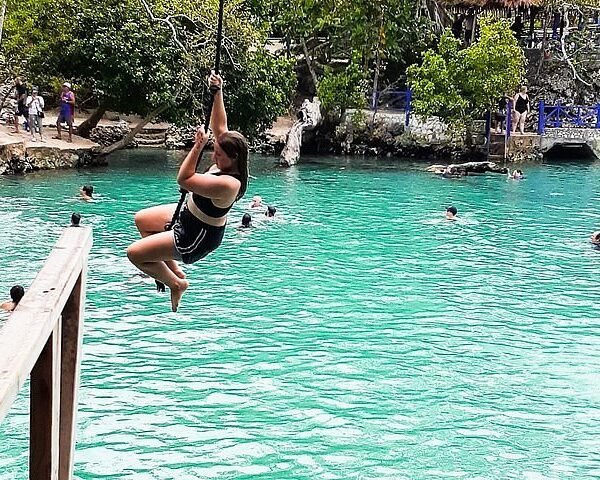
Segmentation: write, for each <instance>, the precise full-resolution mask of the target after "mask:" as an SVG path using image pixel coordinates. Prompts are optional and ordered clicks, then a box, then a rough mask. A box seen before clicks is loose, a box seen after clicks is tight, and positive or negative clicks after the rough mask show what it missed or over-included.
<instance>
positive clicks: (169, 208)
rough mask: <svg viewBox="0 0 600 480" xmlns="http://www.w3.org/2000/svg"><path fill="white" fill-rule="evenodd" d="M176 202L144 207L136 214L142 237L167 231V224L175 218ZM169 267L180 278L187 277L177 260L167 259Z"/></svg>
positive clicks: (136, 222) (136, 224)
mask: <svg viewBox="0 0 600 480" xmlns="http://www.w3.org/2000/svg"><path fill="white" fill-rule="evenodd" d="M176 207H177V205H176V204H174V203H173V204H169V205H158V206H156V207H150V208H144V209H143V210H140V211H139V212H137V213H136V214H135V226H136V227H137V229H138V231H139V232H140V235H141V236H142V238H146V237H148V236H150V235H155V234H157V233H161V232H164V231H165V225H166V224H168V223H169V222H170V221H171V219H172V218H173V214H174V213H175V208H176ZM165 263H166V264H167V267H168V268H169V269H170V270H171V271H172V272H173V273H174V274H175V275H177V276H178V277H179V278H185V273H183V270H181V268H180V267H179V265H178V264H177V262H176V261H175V260H166V261H165Z"/></svg>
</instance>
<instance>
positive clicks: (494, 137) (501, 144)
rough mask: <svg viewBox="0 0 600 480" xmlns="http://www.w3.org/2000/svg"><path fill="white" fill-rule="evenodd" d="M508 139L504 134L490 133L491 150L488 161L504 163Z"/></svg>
mask: <svg viewBox="0 0 600 480" xmlns="http://www.w3.org/2000/svg"><path fill="white" fill-rule="evenodd" d="M505 142H506V138H505V136H504V134H503V133H490V149H489V154H488V160H489V161H491V162H503V161H504V159H505V154H506V145H505Z"/></svg>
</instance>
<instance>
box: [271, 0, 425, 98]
mask: <svg viewBox="0 0 600 480" xmlns="http://www.w3.org/2000/svg"><path fill="white" fill-rule="evenodd" d="M272 12H273V17H274V19H275V20H274V30H275V32H277V33H279V34H281V35H282V36H284V37H286V38H287V39H288V40H289V41H290V42H291V43H292V44H296V45H301V43H302V42H303V41H304V42H305V44H306V45H307V49H308V56H309V58H308V59H307V60H308V61H309V62H312V64H313V67H314V69H315V70H316V71H317V72H318V74H319V77H320V81H324V82H325V83H326V84H330V85H334V84H339V83H342V84H343V86H344V88H345V91H348V88H349V89H350V90H351V91H352V92H353V93H355V92H358V90H362V95H361V96H360V99H359V95H354V94H353V95H351V97H350V98H351V99H355V100H358V101H357V102H353V103H354V104H350V105H349V104H348V100H349V98H348V97H345V96H343V95H338V96H337V97H336V96H335V92H333V91H331V92H330V93H331V95H328V98H327V99H326V101H325V104H324V105H326V106H328V108H333V109H340V108H342V107H344V106H362V104H363V103H364V98H365V97H366V95H367V90H368V84H369V82H367V81H365V80H366V79H368V78H372V77H373V75H374V71H375V63H376V61H377V59H379V62H380V64H381V74H382V76H383V79H384V81H385V82H387V83H393V82H395V81H397V80H398V78H397V75H396V72H398V71H400V70H404V69H405V68H406V66H407V65H408V64H410V63H412V62H414V61H416V59H417V58H416V56H417V55H419V53H420V52H421V51H423V50H424V49H425V48H426V47H427V46H428V45H429V44H430V42H431V40H432V34H431V30H430V28H429V25H428V23H427V21H426V20H424V19H422V18H419V17H418V12H419V6H418V2H414V1H413V0H372V1H370V2H364V1H358V2H352V1H347V0H318V1H317V0H295V1H292V2H289V1H287V0H275V1H274V2H272ZM298 50H299V53H300V54H301V55H302V56H304V52H302V51H300V49H298ZM357 69H358V70H360V75H356V74H355V73H356V71H357ZM388 71H389V72H390V73H392V72H393V73H392V75H390V76H386V72H388ZM348 82H350V83H352V85H351V86H350V85H349V84H348ZM323 90H324V88H323V87H320V88H319V95H321V94H322V92H323ZM313 93H314V92H313ZM330 100H331V101H333V103H330ZM338 100H339V101H338Z"/></svg>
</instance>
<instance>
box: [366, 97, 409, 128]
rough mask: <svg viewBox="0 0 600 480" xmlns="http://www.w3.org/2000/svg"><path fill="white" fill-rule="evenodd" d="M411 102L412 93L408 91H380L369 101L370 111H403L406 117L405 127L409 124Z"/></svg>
mask: <svg viewBox="0 0 600 480" xmlns="http://www.w3.org/2000/svg"><path fill="white" fill-rule="evenodd" d="M411 102H412V91H411V90H410V89H408V90H381V91H379V92H377V94H376V95H373V98H372V100H371V110H377V109H380V108H381V109H385V110H395V111H404V113H405V115H406V119H405V125H406V126H408V124H409V122H410V112H411Z"/></svg>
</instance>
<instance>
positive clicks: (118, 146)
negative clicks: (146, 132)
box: [100, 105, 168, 155]
mask: <svg viewBox="0 0 600 480" xmlns="http://www.w3.org/2000/svg"><path fill="white" fill-rule="evenodd" d="M167 108H168V105H162V106H161V107H158V108H157V109H155V110H153V111H151V112H150V113H149V114H148V115H146V116H145V117H144V119H143V120H142V121H141V122H140V123H138V124H137V125H136V127H135V128H134V129H133V130H131V132H129V133H128V134H127V135H125V136H124V137H123V138H122V139H121V140H119V141H118V142H116V143H113V144H112V145H109V146H108V147H104V148H103V149H102V151H101V152H100V154H101V155H108V154H109V153H112V152H114V151H115V150H119V149H121V148H124V147H126V146H127V145H129V144H130V143H131V141H132V140H133V139H134V137H135V136H136V135H137V134H138V133H140V132H141V131H142V130H143V128H144V127H145V126H146V125H147V124H148V123H149V122H151V121H152V120H154V118H156V116H157V115H160V114H161V113H162V112H164V111H165V110H166V109H167Z"/></svg>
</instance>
